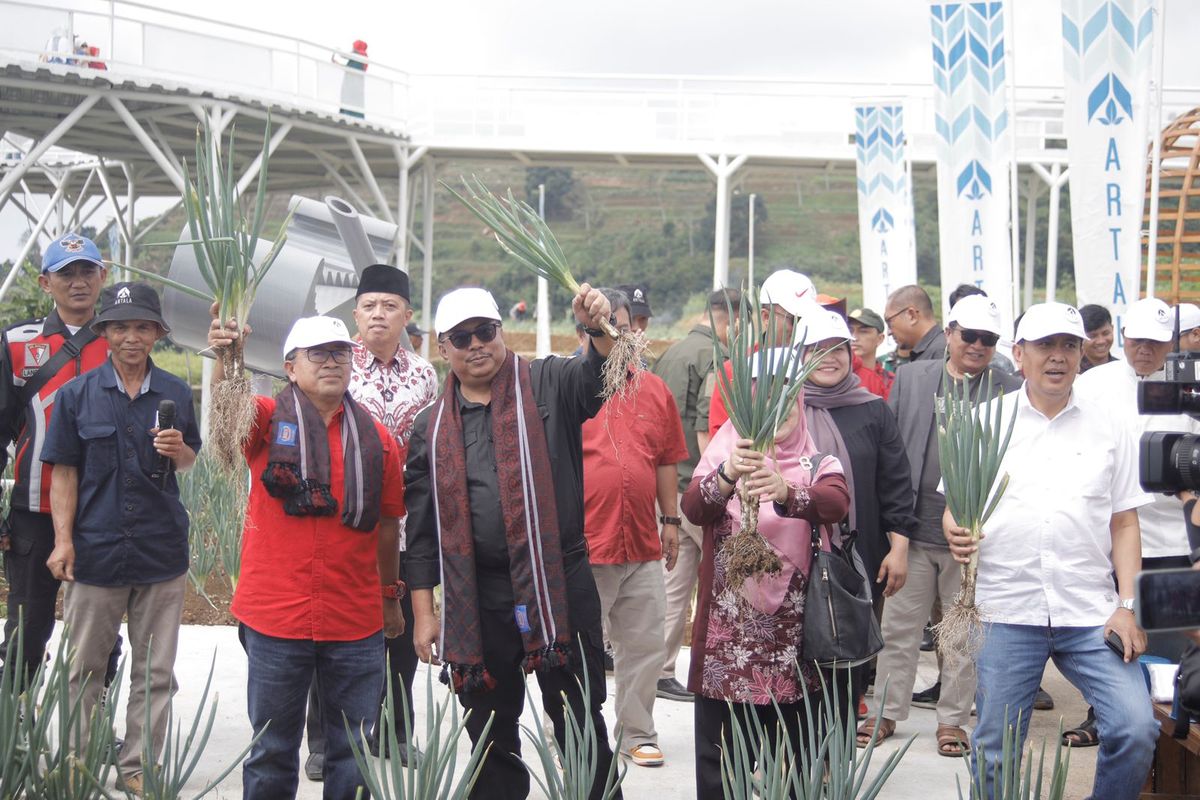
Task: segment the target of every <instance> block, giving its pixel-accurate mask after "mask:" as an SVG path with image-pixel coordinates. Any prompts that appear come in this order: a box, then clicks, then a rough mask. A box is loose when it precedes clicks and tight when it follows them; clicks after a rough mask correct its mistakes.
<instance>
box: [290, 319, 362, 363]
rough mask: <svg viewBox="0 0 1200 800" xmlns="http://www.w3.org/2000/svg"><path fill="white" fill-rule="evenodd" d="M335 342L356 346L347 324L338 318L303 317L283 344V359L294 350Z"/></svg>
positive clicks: (293, 325)
mask: <svg viewBox="0 0 1200 800" xmlns="http://www.w3.org/2000/svg"><path fill="white" fill-rule="evenodd" d="M333 342H342V343H344V344H354V340H353V339H351V338H350V331H348V330H346V323H344V322H342V321H341V320H340V319H337V318H336V317H301V318H300V319H298V320H296V321H295V322H294V323H292V329H291V330H290V331H288V335H287V339H285V340H284V342H283V357H284V358H287V356H288V353H290V352H292V351H293V350H298V349H300V348H304V347H316V346H317V345H319V344H332V343H333Z"/></svg>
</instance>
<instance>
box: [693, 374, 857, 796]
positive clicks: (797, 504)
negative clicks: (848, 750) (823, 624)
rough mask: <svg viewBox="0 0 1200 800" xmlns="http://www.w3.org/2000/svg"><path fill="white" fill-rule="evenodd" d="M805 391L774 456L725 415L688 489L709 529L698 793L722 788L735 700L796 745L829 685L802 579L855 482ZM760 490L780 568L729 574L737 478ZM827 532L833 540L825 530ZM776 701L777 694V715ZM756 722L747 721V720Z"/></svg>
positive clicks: (699, 680)
mask: <svg viewBox="0 0 1200 800" xmlns="http://www.w3.org/2000/svg"><path fill="white" fill-rule="evenodd" d="M803 405H804V399H803V395H801V397H800V398H799V399H798V401H797V403H796V405H795V407H794V408H793V409H792V412H791V414H790V415H789V416H788V418H787V420H786V421H785V422H784V423H783V424H782V425H781V426H780V427H779V430H778V432H777V433H776V436H775V449H774V453H773V457H772V456H770V455H764V454H762V453H758V452H756V451H754V450H752V449H751V442H750V440H748V439H742V438H740V437H739V436H738V434H737V432H736V431H735V430H734V428H733V424H732V423H731V422H726V423H725V424H724V425H723V426H722V427H721V429H720V430H719V431H718V432H717V434H716V435H715V436H714V437H713V439H712V441H711V442H710V443H709V445H708V448H707V449H706V450H705V451H704V455H703V456H702V457H701V459H700V463H699V464H698V465H697V467H696V471H695V474H694V476H693V477H692V482H691V485H689V486H688V489H687V491H686V492H684V494H683V501H682V509H683V513H684V514H686V515H687V517H688V519H690V520H691V521H692V522H693V523H695V524H696V525H699V526H701V527H702V528H703V529H704V544H703V553H702V556H701V562H700V583H699V587H698V589H697V601H696V616H695V619H694V621H693V624H692V659H691V668H690V670H689V673H688V689H690V690H691V691H692V692H694V693H695V695H696V709H695V737H696V796H697V798H699V800H720V798H722V797H723V793H722V789H721V748H723V747H728V746H729V740H728V731H729V727H730V706H729V705H727V703H732V704H733V708H734V713H736V714H737V715H738V716H739V717H740V718H742V720H743V726H744V728H745V726H746V722H745V720H746V719H747V718H746V716H745V715H747V714H751V713H753V714H757V715H758V716H759V718H760V719H762V721H763V723H764V725H765V727H766V730H768V731H774V730H775V728H776V723H777V722H783V723H784V725H785V726H786V730H787V732H788V735H789V737H790V738H791V740H792V746H793V748H795V749H796V751H797V752H799V750H800V749H801V748H802V747H803V745H804V741H805V726H804V719H805V711H804V696H805V695H806V694H810V693H813V692H819V691H820V679H819V678H818V676H817V673H816V672H815V671H814V670H813V668H812V666H811V665H805V664H800V666H799V668H797V663H798V660H799V658H800V657H801V655H802V654H801V653H800V643H801V641H802V640H803V635H802V632H803V629H804V591H805V587H806V586H807V584H808V570H809V564H810V563H811V561H812V551H811V548H812V544H811V542H812V540H811V531H812V526H813V525H818V526H820V525H825V524H836V523H837V522H838V521H839V520H841V519H842V518H843V517H845V516H846V511H847V509H848V508H849V506H850V493H849V490H848V489H847V486H846V481H845V479H844V477H843V475H842V467H841V465H840V464H839V463H838V460H837V459H836V458H834V457H832V456H829V455H824V454H822V453H819V452H818V451H817V448H816V446H815V445H814V444H813V440H812V437H811V436H809V433H808V425H807V423H806V422H805V418H804V411H803ZM739 483H744V484H745V486H746V488H747V489H748V490H749V492H750V494H751V495H752V496H754V497H755V498H757V500H758V502H759V504H760V508H759V522H758V529H759V532H760V533H761V534H762V536H763V538H765V539H766V540H767V542H768V543H769V544H770V545H771V547H772V548H773V549H774V550H775V551H776V553H777V554H778V555H779V557H780V560H781V561H782V563H783V570H782V571H781V572H780V574H779V575H775V576H768V575H764V576H762V577H761V578H758V579H753V580H747V581H746V582H745V584H743V586H742V588H741V589H740V590H738V591H735V590H734V589H732V588H731V587H729V586H728V585H727V584H726V582H725V574H724V573H725V570H724V564H723V556H722V552H721V546H722V544H723V543H724V541H725V540H726V539H727V538H728V537H730V536H732V535H733V534H734V533H736V531H737V529H738V527H739V526H740V520H741V502H740V500H739V498H738V494H737V492H736V488H737V485H738V484H739ZM822 538H823V539H824V540H826V541H827V536H826V535H825V534H824V533H823V534H822ZM772 701H774V702H776V703H778V704H779V709H780V712H781V716H782V719H778V718H777V716H776V713H775V709H774V707H773V706H772ZM746 729H747V730H749V729H748V728H746Z"/></svg>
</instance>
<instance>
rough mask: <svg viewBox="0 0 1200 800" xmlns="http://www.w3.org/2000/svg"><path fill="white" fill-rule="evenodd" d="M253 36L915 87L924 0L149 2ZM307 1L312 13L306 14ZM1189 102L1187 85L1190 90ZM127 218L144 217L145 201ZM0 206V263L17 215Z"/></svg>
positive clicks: (445, 59) (414, 65)
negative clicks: (275, 35) (231, 23)
mask: <svg viewBox="0 0 1200 800" xmlns="http://www.w3.org/2000/svg"><path fill="white" fill-rule="evenodd" d="M155 4H156V5H157V6H158V7H160V8H163V9H171V10H177V11H183V12H187V13H193V14H196V13H200V14H203V15H204V16H206V17H209V18H212V19H219V20H229V21H236V22H237V23H239V24H241V25H245V26H249V27H251V28H254V29H257V30H263V31H272V32H275V33H278V34H282V35H288V36H295V37H298V38H302V39H306V40H309V41H312V42H316V43H318V44H322V45H327V46H330V47H342V48H348V47H349V45H350V43H351V42H352V41H354V40H355V39H364V40H366V41H367V43H368V44H369V46H370V56H371V58H372V59H373V60H375V61H378V62H381V63H384V64H387V65H389V66H393V67H397V68H400V69H404V70H408V71H409V72H414V73H444V72H457V73H476V72H478V73H538V74H544V73H562V72H585V73H586V72H602V73H673V74H705V75H745V76H755V77H779V78H793V79H805V80H829V81H870V82H883V83H886V82H889V81H890V82H895V83H922V84H923V83H928V82H929V81H930V79H931V67H930V55H929V53H930V44H929V11H928V7H929V4H928V2H927V0H835V2H820V3H818V2H814V0H687V2H680V1H679V0H675V1H674V2H668V1H667V0H605V1H604V2H601V3H580V2H569V1H568V2H563V1H562V0H524V2H514V1H513V0H490V1H489V0H435V1H434V2H428V1H427V2H399V3H396V2H392V3H384V2H379V0H336V2H326V3H322V4H320V5H318V4H317V3H309V2H302V3H296V2H294V1H289V2H283V1H282V0H253V2H247V0H206V2H205V3H204V4H202V5H199V6H198V5H197V4H196V3H195V2H194V1H193V0H156V2H155ZM1013 7H1014V11H1013V18H1014V21H1015V27H1014V32H1013V33H1012V39H1013V44H1014V45H1015V47H1016V54H1015V59H1014V60H1015V68H1016V77H1017V81H1018V83H1020V84H1023V85H1024V84H1039V85H1061V83H1062V46H1061V44H1060V38H1059V37H1060V33H1059V32H1060V30H1061V22H1060V16H1059V15H1060V4H1059V3H1057V2H1053V0H1015V2H1014V6H1013ZM318 8H322V9H323V10H320V11H318V10H317V9H318ZM1165 14H1166V22H1167V43H1166V48H1165V75H1166V80H1165V83H1166V85H1167V86H1188V87H1200V62H1197V61H1196V60H1195V58H1194V52H1195V35H1194V34H1195V32H1196V31H1200V3H1197V2H1193V1H1192V0H1167V2H1166V5H1165ZM1197 103H1200V93H1198V96H1197ZM145 205H146V207H147V208H146V209H145V210H144V211H143V204H139V212H141V213H150V209H149V204H145ZM16 214H17V212H16V211H15V210H11V209H6V210H4V211H2V212H0V258H4V257H6V256H7V257H11V256H12V255H15V251H16V249H17V236H18V235H19V232H20V231H21V230H22V229H23V227H24V223H23V222H21V221H20V220H19V219H17V218H16Z"/></svg>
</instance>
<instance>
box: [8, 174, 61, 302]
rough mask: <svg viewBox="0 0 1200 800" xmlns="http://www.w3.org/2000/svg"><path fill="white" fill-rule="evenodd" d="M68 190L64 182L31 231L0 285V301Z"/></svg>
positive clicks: (59, 185)
mask: <svg viewBox="0 0 1200 800" xmlns="http://www.w3.org/2000/svg"><path fill="white" fill-rule="evenodd" d="M66 189H67V182H66V181H62V182H61V183H59V184H58V189H57V190H55V192H54V196H53V197H51V198H50V202H49V203H47V204H46V210H45V211H43V212H42V215H41V216H40V217H39V218H38V221H37V225H34V226H33V230H31V231H29V238H27V239H26V240H25V244H24V245H22V247H21V252H19V253H17V257H16V258H15V259H13V265H12V269H10V270H9V271H8V275H6V276H5V277H4V284H3V285H0V301H3V300H4V296H5V295H6V294H8V290H9V287H11V286H12V284H13V281H14V280H15V279H16V277H17V275H18V274H19V273H20V272H21V269H22V268H23V267H24V266H25V257H26V256H28V255H29V251H30V250H32V249H33V246H34V245H35V244H37V240H38V236H39V235H40V234H41V232H42V230H43V229H44V228H45V227H46V222H47V221H48V220H49V219H50V215H51V214H53V213H54V208H55V206H57V205H58V201H59V199H61V198H62V195H63V192H65V191H66Z"/></svg>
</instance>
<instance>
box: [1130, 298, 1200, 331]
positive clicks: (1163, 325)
mask: <svg viewBox="0 0 1200 800" xmlns="http://www.w3.org/2000/svg"><path fill="white" fill-rule="evenodd" d="M1121 322H1122V324H1121V332H1122V333H1124V334H1125V338H1126V339H1149V340H1150V341H1152V342H1169V341H1171V339H1172V337H1174V335H1175V315H1174V314H1172V313H1171V307H1170V306H1168V305H1167V304H1166V303H1164V302H1163V301H1162V300H1159V299H1158V298H1157V297H1143V298H1142V299H1141V300H1138V301H1137V302H1136V303H1133V304H1132V305H1131V306H1129V308H1128V309H1127V310H1126V311H1125V318H1124V319H1123V320H1122V321H1121ZM1180 327H1181V328H1182V326H1180ZM1185 330H1186V329H1185Z"/></svg>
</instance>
